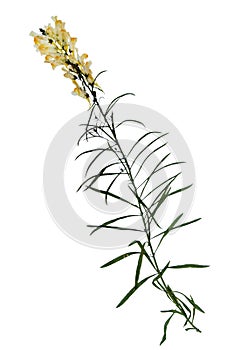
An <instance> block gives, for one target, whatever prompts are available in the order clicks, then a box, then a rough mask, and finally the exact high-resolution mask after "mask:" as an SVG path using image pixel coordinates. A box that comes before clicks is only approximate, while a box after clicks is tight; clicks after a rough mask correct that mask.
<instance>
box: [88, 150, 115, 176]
mask: <svg viewBox="0 0 240 350" xmlns="http://www.w3.org/2000/svg"><path fill="white" fill-rule="evenodd" d="M106 151H110V150H109V149H108V148H105V149H103V150H102V151H100V152H99V153H98V154H97V155H96V156H95V157H94V158H93V159H92V161H91V162H90V163H89V165H88V167H87V169H86V171H85V176H86V175H87V173H88V172H89V170H90V168H91V166H92V165H93V164H94V163H95V161H96V160H97V159H98V158H99V157H100V156H101V155H102V154H103V153H104V152H106Z"/></svg>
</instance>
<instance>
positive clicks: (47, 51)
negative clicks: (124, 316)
mask: <svg viewBox="0 0 240 350" xmlns="http://www.w3.org/2000/svg"><path fill="white" fill-rule="evenodd" d="M52 20H53V22H54V25H53V26H52V25H51V24H49V25H47V26H45V27H44V28H40V29H39V33H35V32H31V33H30V35H31V36H33V38H34V43H35V46H36V48H37V50H38V51H39V52H40V53H41V54H42V55H43V56H45V62H46V63H49V64H51V66H52V68H53V69H55V68H56V67H58V66H59V67H61V68H62V70H63V72H64V77H66V78H68V79H70V80H71V81H72V83H73V85H74V90H73V92H72V93H73V94H74V95H77V96H80V97H82V98H83V99H86V100H87V101H88V103H89V119H88V122H87V123H86V124H82V126H83V127H84V132H83V133H82V135H81V136H80V138H79V143H80V141H82V140H84V141H85V142H88V143H89V144H90V145H91V142H92V139H100V140H101V141H103V142H104V147H101V148H99V147H97V148H96V147H93V148H90V149H89V150H87V151H84V152H82V153H80V154H79V155H78V156H77V158H76V159H82V158H81V157H82V156H83V155H85V154H87V153H90V154H94V155H95V154H96V155H95V157H94V158H93V161H91V163H90V164H89V165H88V167H87V171H86V174H85V175H86V177H85V180H84V181H83V182H82V183H81V185H80V186H79V188H78V191H80V190H85V191H86V190H87V191H95V192H98V193H99V196H103V197H104V199H105V202H106V204H109V205H111V203H109V198H110V197H112V198H114V199H117V200H118V201H122V202H124V203H127V204H128V205H129V206H130V207H131V209H132V214H129V215H123V216H118V217H115V218H114V219H112V220H109V221H106V222H103V223H102V224H100V225H94V224H91V225H88V226H89V227H91V228H92V232H91V234H94V233H95V232H96V231H99V230H101V229H102V228H104V229H110V230H124V231H127V230H135V231H140V232H142V233H143V234H144V236H145V239H144V241H140V240H137V241H133V242H131V243H130V244H129V246H131V249H132V250H131V251H127V252H126V253H125V254H123V255H120V256H118V257H116V258H115V259H113V260H111V261H109V262H107V263H105V264H104V265H103V266H101V267H102V268H105V267H108V266H110V265H113V264H115V263H118V262H119V261H121V260H123V259H127V258H128V257H130V256H132V255H135V256H136V258H137V261H136V272H135V278H134V283H133V287H132V289H130V291H129V292H128V293H127V294H126V295H125V296H124V297H123V298H122V300H121V301H120V302H119V304H118V305H117V307H120V306H122V305H123V304H124V303H125V302H126V301H127V300H128V299H129V298H130V297H131V296H132V295H133V294H134V293H135V292H136V291H137V290H138V289H139V288H140V287H141V286H142V285H143V284H144V283H146V282H147V281H148V282H151V283H152V286H153V287H154V288H155V289H157V291H159V293H162V294H164V295H165V296H166V297H167V299H168V300H169V301H170V303H171V304H172V307H171V308H169V309H167V310H162V311H161V312H163V313H166V314H168V318H167V320H166V322H165V324H164V327H163V336H162V339H161V342H160V345H161V344H163V342H164V341H165V340H166V335H167V328H168V326H169V323H170V321H171V320H172V318H173V317H176V316H179V317H181V318H182V319H183V326H184V328H185V330H186V331H188V330H195V331H197V332H201V331H200V329H199V328H198V327H197V326H196V325H195V314H196V312H201V313H203V312H204V311H203V309H202V308H201V307H200V306H199V305H198V304H197V303H196V302H195V300H194V298H193V297H192V296H191V295H186V294H185V293H183V292H181V291H177V290H175V289H174V288H172V287H171V286H170V285H169V284H168V282H167V278H166V275H167V271H168V270H170V269H171V270H172V269H176V270H177V269H187V268H195V269H198V268H206V267H208V265H199V264H183V265H172V264H171V262H170V261H168V262H167V264H164V265H163V266H161V263H160V259H159V254H158V253H159V250H160V247H162V243H163V241H164V240H165V239H167V237H168V235H169V233H170V232H172V231H174V230H176V229H178V228H180V227H183V226H186V225H190V224H192V223H194V222H196V221H198V220H200V219H199V218H198V219H195V220H191V221H188V222H183V223H181V218H182V216H183V213H182V214H180V215H179V216H177V217H176V218H175V219H174V220H173V221H172V222H170V223H169V224H168V225H167V227H161V226H160V224H159V220H158V219H157V216H156V214H157V212H158V211H159V210H160V208H161V207H162V205H163V204H164V203H165V201H167V200H168V199H169V198H170V197H171V196H174V195H175V194H177V193H181V192H183V191H186V190H187V189H188V188H189V187H190V186H191V185H190V186H187V187H184V188H178V189H173V184H174V182H175V181H176V179H177V177H178V176H179V173H177V174H175V175H174V176H171V177H169V178H168V179H167V180H165V181H164V182H161V183H159V184H158V185H157V186H156V187H155V188H153V189H152V188H151V189H150V190H149V187H148V184H149V182H150V181H151V179H152V177H153V176H155V175H156V174H159V173H160V172H161V171H162V170H163V169H165V168H167V167H171V166H174V165H177V164H180V163H181V162H167V161H168V157H169V153H168V154H166V155H165V156H164V157H163V158H162V159H161V160H160V161H159V162H157V163H156V164H155V166H154V169H153V170H152V171H151V173H150V174H149V175H147V176H145V178H144V180H143V181H141V182H140V183H139V180H138V179H139V176H140V175H139V174H140V173H141V171H142V170H143V167H144V164H145V163H146V161H147V159H149V158H150V157H153V156H154V155H155V154H156V152H157V151H158V150H159V149H161V148H163V147H164V146H165V145H166V144H162V143H161V144H158V143H159V142H161V141H162V138H163V137H164V136H165V135H166V134H163V133H162V132H160V131H159V130H155V131H149V130H147V129H146V130H145V132H144V134H143V135H142V136H141V137H140V138H139V139H138V140H137V141H136V142H135V143H134V144H133V146H132V147H131V148H130V149H129V150H128V152H125V151H124V150H123V147H122V145H121V142H120V140H119V137H118V135H119V128H121V127H122V126H123V125H124V124H125V123H126V122H127V121H128V120H124V121H122V122H120V123H116V121H115V118H114V106H115V105H116V104H117V103H118V101H119V99H121V98H122V97H124V96H126V95H133V94H123V95H120V96H118V97H116V98H115V99H114V100H112V102H111V103H110V104H109V105H108V106H107V108H105V109H103V108H102V106H101V105H100V103H99V97H98V94H99V93H101V92H102V89H101V87H100V86H99V84H98V83H97V81H96V80H97V78H98V77H99V75H100V74H102V73H103V72H105V71H102V72H100V73H99V74H97V75H96V76H95V77H94V76H93V73H92V70H91V69H90V66H91V61H88V60H87V59H88V55H87V54H85V53H83V54H81V55H80V54H79V52H78V49H77V48H76V42H77V39H76V38H74V37H71V36H70V34H69V33H68V32H67V31H66V29H65V23H64V22H62V21H61V20H59V19H58V18H57V17H56V16H55V17H52ZM131 121H132V122H135V123H138V124H141V125H142V126H143V127H145V126H144V125H143V124H142V123H141V122H140V121H138V120H131ZM149 138H151V140H150V141H147V145H146V147H145V148H144V149H143V150H141V151H140V152H137V154H136V155H134V156H133V154H134V152H133V151H134V150H136V149H137V147H138V145H139V144H140V142H141V141H142V140H145V141H146V140H148V139H149ZM153 144H154V146H156V148H155V149H154V150H151V149H150V146H152V145H153ZM146 149H148V150H150V151H149V152H148V155H147V156H146V157H144V158H143V160H141V162H140V163H139V159H141V157H140V155H141V156H142V155H143V154H144V151H145V150H146ZM106 152H111V154H112V155H113V156H114V161H112V162H111V163H110V164H108V165H107V166H104V167H102V168H99V169H96V173H95V174H94V175H92V176H88V171H89V169H90V168H92V167H94V165H95V164H96V161H97V159H99V158H101V157H102V155H104V154H105V153H106ZM136 166H137V169H136ZM103 177H104V179H107V181H108V184H107V186H106V188H103V189H99V188H98V186H96V184H97V183H98V181H99V179H101V178H103ZM122 179H124V180H127V182H128V189H129V191H130V192H131V193H132V195H133V198H134V200H133V201H132V202H130V201H129V200H128V199H127V198H125V197H123V196H122V195H119V194H117V193H115V192H114V190H113V188H114V185H115V184H116V183H117V182H118V181H121V180H122ZM152 194H154V198H153V200H152V201H151V203H149V202H148V201H147V198H149V196H150V195H152ZM132 217H139V218H140V219H141V228H140V229H139V228H132V227H128V226H127V225H125V226H124V223H126V220H127V219H129V218H132ZM153 227H155V228H156V227H157V230H158V233H157V234H154V235H153ZM143 262H146V263H147V264H149V267H150V268H151V269H152V272H151V273H150V274H149V275H147V276H145V277H143V276H142V275H143V270H142V266H143Z"/></svg>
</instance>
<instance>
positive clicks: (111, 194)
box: [88, 187, 138, 208]
mask: <svg viewBox="0 0 240 350" xmlns="http://www.w3.org/2000/svg"><path fill="white" fill-rule="evenodd" d="M88 188H89V189H91V190H92V191H95V192H98V193H102V194H104V195H106V191H104V190H99V189H98V188H95V187H88ZM107 195H108V196H110V197H113V198H116V199H119V200H120V201H122V202H125V203H128V204H130V205H131V206H132V207H135V208H138V206H137V205H136V204H133V203H131V202H129V201H128V200H126V199H124V198H122V197H119V196H118V195H116V194H114V193H112V192H107Z"/></svg>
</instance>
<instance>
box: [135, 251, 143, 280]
mask: <svg viewBox="0 0 240 350" xmlns="http://www.w3.org/2000/svg"><path fill="white" fill-rule="evenodd" d="M142 261H143V250H141V253H140V255H139V259H138V264H137V269H136V276H135V285H137V284H138V281H139V277H140V271H141V267H142Z"/></svg>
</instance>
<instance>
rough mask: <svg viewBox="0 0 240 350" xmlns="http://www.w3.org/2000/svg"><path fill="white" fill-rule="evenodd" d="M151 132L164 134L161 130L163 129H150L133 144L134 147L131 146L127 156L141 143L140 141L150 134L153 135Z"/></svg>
mask: <svg viewBox="0 0 240 350" xmlns="http://www.w3.org/2000/svg"><path fill="white" fill-rule="evenodd" d="M151 134H162V132H161V131H148V132H146V133H145V134H144V135H143V136H141V137H140V138H139V139H138V140H137V141H136V142H135V143H134V145H133V146H132V148H131V149H130V151H129V152H128V154H127V157H128V156H129V155H130V153H131V152H132V151H133V149H134V148H135V147H136V146H137V145H138V144H139V142H140V141H142V140H143V139H144V138H145V137H147V136H148V135H151Z"/></svg>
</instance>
